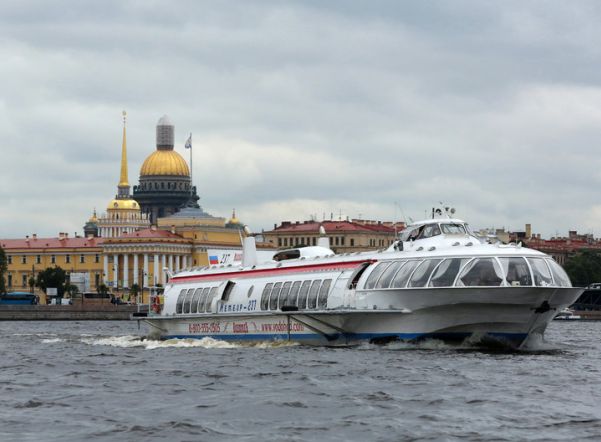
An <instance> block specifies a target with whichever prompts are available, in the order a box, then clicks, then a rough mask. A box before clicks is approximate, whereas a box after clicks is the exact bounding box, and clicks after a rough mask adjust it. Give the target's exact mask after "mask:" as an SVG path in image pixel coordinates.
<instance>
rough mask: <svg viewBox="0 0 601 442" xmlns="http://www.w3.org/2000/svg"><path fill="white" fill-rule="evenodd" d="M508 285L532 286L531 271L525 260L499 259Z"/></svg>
mask: <svg viewBox="0 0 601 442" xmlns="http://www.w3.org/2000/svg"><path fill="white" fill-rule="evenodd" d="M499 261H501V266H502V267H503V272H505V281H506V282H507V285H510V286H518V285H526V286H528V285H532V277H531V276H530V269H529V268H528V264H526V260H525V259H524V258H499Z"/></svg>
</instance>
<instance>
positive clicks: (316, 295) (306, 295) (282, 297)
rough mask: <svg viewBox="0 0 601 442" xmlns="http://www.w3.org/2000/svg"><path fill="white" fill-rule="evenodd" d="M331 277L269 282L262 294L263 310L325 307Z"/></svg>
mask: <svg viewBox="0 0 601 442" xmlns="http://www.w3.org/2000/svg"><path fill="white" fill-rule="evenodd" d="M331 285H332V280H331V279H324V280H321V279H317V280H314V281H286V282H284V283H282V282H276V283H275V284H274V283H271V282H270V283H268V284H266V285H265V288H264V289H263V293H262V294H261V310H278V309H280V310H281V309H282V307H284V306H287V307H297V308H298V309H300V310H304V309H324V308H326V306H327V302H328V293H329V291H330V286H331Z"/></svg>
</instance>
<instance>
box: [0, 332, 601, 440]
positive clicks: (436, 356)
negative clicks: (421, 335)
mask: <svg viewBox="0 0 601 442" xmlns="http://www.w3.org/2000/svg"><path fill="white" fill-rule="evenodd" d="M0 332H1V334H0V355H1V360H0V368H1V370H0V440H1V441H13V440H16V441H39V440H44V441H54V440H56V441H59V440H60V441H70V440H75V441H81V440H85V439H92V440H107V441H131V440H169V441H180V440H181V441H188V440H189V441H195V440H228V441H229V440H249V441H254V440H278V441H279V440H291V441H294V440H341V441H342V440H357V441H363V440H382V441H388V440H458V439H462V440H495V441H498V440H583V439H587V438H589V439H595V440H598V439H601V393H600V389H601V372H600V370H601V343H600V339H599V337H600V336H601V322H559V321H555V322H553V323H552V324H551V325H550V328H549V330H548V331H547V334H546V341H545V342H544V343H541V344H540V349H538V350H536V351H529V352H509V351H498V350H497V351H491V350H482V349H474V348H471V347H469V346H466V345H465V346H449V345H445V344H442V343H441V342H437V341H427V342H424V343H421V344H419V345H417V344H399V343H393V344H389V345H387V346H376V345H369V344H366V345H362V346H359V347H352V348H311V347H305V346H301V345H282V344H280V345H268V344H263V345H255V346H250V345H233V344H228V343H225V342H219V341H214V340H211V339H204V340H201V341H188V340H180V341H178V340H173V341H165V342H158V341H151V340H144V339H142V338H143V336H144V334H145V330H144V329H142V330H138V329H137V326H136V324H135V323H131V322H118V321H115V322H83V321H82V322H0Z"/></svg>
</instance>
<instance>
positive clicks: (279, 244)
mask: <svg viewBox="0 0 601 442" xmlns="http://www.w3.org/2000/svg"><path fill="white" fill-rule="evenodd" d="M278 247H282V238H278Z"/></svg>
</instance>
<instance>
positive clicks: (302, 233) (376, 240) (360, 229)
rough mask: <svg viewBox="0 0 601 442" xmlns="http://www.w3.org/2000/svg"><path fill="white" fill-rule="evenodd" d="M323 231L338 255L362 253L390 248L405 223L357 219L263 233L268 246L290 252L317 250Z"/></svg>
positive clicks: (284, 224) (286, 225)
mask: <svg viewBox="0 0 601 442" xmlns="http://www.w3.org/2000/svg"><path fill="white" fill-rule="evenodd" d="M320 227H323V228H324V229H325V231H326V236H327V237H328V238H329V240H330V248H331V249H332V250H333V251H334V252H336V253H348V252H360V251H365V250H375V249H381V248H386V247H389V246H390V245H391V244H392V243H393V242H394V240H395V238H396V236H397V234H398V232H400V231H401V230H403V229H404V228H405V224H404V223H392V222H382V221H371V220H361V219H353V220H350V221H348V220H347V221H321V222H319V221H296V222H290V221H282V223H281V224H280V225H277V224H276V225H274V228H273V230H270V231H266V232H263V237H264V239H265V242H266V243H268V244H271V245H273V246H274V247H277V248H278V249H287V248H292V247H300V246H314V245H316V244H317V239H318V238H319V228H320Z"/></svg>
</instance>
